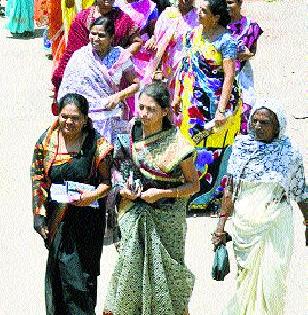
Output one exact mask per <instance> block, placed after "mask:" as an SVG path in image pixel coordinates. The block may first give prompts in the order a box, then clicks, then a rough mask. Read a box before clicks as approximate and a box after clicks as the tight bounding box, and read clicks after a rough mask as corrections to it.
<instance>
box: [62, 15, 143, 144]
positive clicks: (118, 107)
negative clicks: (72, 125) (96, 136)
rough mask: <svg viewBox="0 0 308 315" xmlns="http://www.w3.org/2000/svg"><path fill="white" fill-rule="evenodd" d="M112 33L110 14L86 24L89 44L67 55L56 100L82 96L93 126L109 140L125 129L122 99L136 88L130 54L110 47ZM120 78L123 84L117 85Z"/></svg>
mask: <svg viewBox="0 0 308 315" xmlns="http://www.w3.org/2000/svg"><path fill="white" fill-rule="evenodd" d="M114 36H115V24H114V21H113V19H112V18H111V17H109V18H108V17H104V16H101V17H99V18H97V19H96V20H95V21H94V22H93V23H92V24H91V25H90V35H89V39H90V43H89V44H88V45H87V46H84V47H82V48H80V49H79V50H76V51H75V52H74V54H73V56H72V58H70V60H69V62H68V64H67V66H66V69H65V73H64V76H63V79H62V82H61V85H60V89H59V93H58V99H59V100H60V99H61V97H62V96H64V95H65V94H67V93H78V94H81V95H83V96H84V97H86V98H87V99H88V101H89V104H90V110H89V117H90V118H91V119H92V122H93V125H94V127H95V128H96V129H97V130H98V131H99V132H100V133H101V134H102V135H103V136H104V137H106V139H107V140H108V141H109V142H111V143H113V142H114V141H115V138H116V135H117V134H118V133H124V132H127V130H128V129H127V128H128V108H127V106H126V104H124V101H125V99H126V98H127V97H129V96H131V95H134V94H135V93H136V92H137V91H138V88H139V80H138V78H137V75H136V73H135V71H134V66H133V63H132V61H131V54H130V53H129V51H128V50H127V49H124V48H122V47H119V46H116V47H112V46H111V45H112V43H113V41H114ZM124 77H125V81H126V82H127V85H126V86H122V85H121V82H122V80H123V78H124Z"/></svg>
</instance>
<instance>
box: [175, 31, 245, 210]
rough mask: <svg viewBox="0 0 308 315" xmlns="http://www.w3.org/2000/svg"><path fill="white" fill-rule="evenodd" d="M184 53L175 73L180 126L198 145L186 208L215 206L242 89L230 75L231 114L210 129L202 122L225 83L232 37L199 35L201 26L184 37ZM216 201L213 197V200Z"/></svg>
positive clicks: (233, 55) (236, 127)
mask: <svg viewBox="0 0 308 315" xmlns="http://www.w3.org/2000/svg"><path fill="white" fill-rule="evenodd" d="M184 48H185V53H184V58H183V60H182V62H181V64H180V66H179V70H178V74H177V82H176V84H177V87H176V91H177V93H178V94H177V95H178V96H179V97H180V100H181V110H182V114H180V115H179V117H180V118H179V119H178V121H179V127H180V130H181V132H182V133H183V135H184V136H185V137H186V139H187V140H188V141H190V142H191V143H192V144H193V145H194V146H195V147H196V148H197V158H196V161H195V165H196V169H197V170H198V172H199V175H200V185H201V190H200V192H199V193H197V194H196V195H195V196H194V197H193V199H192V200H191V204H190V209H192V210H197V211H202V210H205V209H206V208H207V206H208V205H209V204H211V203H212V204H213V202H214V203H215V205H214V206H216V203H217V206H219V199H220V196H221V194H222V191H223V189H224V181H223V173H224V169H225V166H226V164H225V163H226V161H227V156H225V157H224V152H225V150H226V148H227V146H228V145H230V144H232V143H233V141H234V137H235V135H236V134H237V133H238V132H239V130H240V114H241V113H240V108H241V101H240V91H239V88H238V84H237V81H236V80H234V83H233V88H232V92H231V96H230V100H229V102H228V103H227V106H226V111H227V113H228V114H229V116H228V118H227V121H226V123H225V124H224V125H223V127H221V128H219V129H218V128H217V129H214V130H213V132H211V133H210V132H209V131H208V130H207V129H205V125H206V124H207V123H208V122H210V121H211V120H213V119H214V117H215V113H216V110H217V104H218V102H219V98H220V96H221V93H222V87H223V83H224V72H223V59H225V58H226V59H227V58H228V59H233V60H234V59H235V58H236V56H237V46H236V42H234V40H233V39H232V38H231V36H230V34H229V33H224V34H222V35H221V36H220V37H218V38H217V39H216V40H215V41H214V42H209V41H208V40H207V39H204V38H203V35H202V28H201V27H197V28H195V29H194V30H193V31H192V32H188V33H187V35H186V37H185V38H184ZM216 201H217V202H216Z"/></svg>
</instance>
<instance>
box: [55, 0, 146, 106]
mask: <svg viewBox="0 0 308 315" xmlns="http://www.w3.org/2000/svg"><path fill="white" fill-rule="evenodd" d="M113 2H114V1H113V0H107V1H105V0H96V1H95V3H94V5H93V6H92V7H90V8H88V9H85V10H82V11H81V12H80V13H78V14H77V15H76V17H75V19H74V21H73V23H72V25H71V27H70V31H69V34H68V41H67V45H66V49H65V52H64V54H63V56H62V57H61V59H60V61H59V65H58V67H57V69H56V70H55V71H54V72H53V74H52V84H53V86H54V93H55V100H56V98H57V93H58V89H59V87H60V84H61V80H62V77H63V75H64V71H65V68H66V65H67V63H68V61H69V60H70V58H71V57H72V55H73V53H74V52H75V51H76V50H78V49H80V48H82V47H84V46H87V45H88V44H89V34H90V25H91V24H92V23H93V22H94V21H95V20H96V19H97V18H98V17H100V16H105V17H108V18H110V19H112V21H113V22H114V25H115V33H114V36H113V41H112V46H121V47H123V48H125V49H128V52H129V53H131V54H135V53H136V52H137V51H139V49H140V47H141V43H142V42H141V39H140V38H139V31H138V27H137V26H136V25H135V23H134V22H133V21H132V19H131V18H130V17H129V16H128V15H127V14H126V13H125V12H123V11H122V10H121V9H119V8H115V7H113Z"/></svg>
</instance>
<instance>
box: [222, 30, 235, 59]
mask: <svg viewBox="0 0 308 315" xmlns="http://www.w3.org/2000/svg"><path fill="white" fill-rule="evenodd" d="M221 53H222V57H223V59H233V60H234V59H236V57H237V42H236V41H235V40H234V39H232V37H231V35H230V34H227V35H224V36H223V37H222V44H221Z"/></svg>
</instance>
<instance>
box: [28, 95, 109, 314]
mask: <svg viewBox="0 0 308 315" xmlns="http://www.w3.org/2000/svg"><path fill="white" fill-rule="evenodd" d="M59 106H60V107H59V111H60V114H59V117H58V118H57V119H56V121H55V122H54V123H53V124H52V126H51V127H49V128H48V129H47V130H46V131H45V132H44V133H43V135H42V136H41V137H40V139H39V140H38V141H37V143H36V145H35V149H34V154H33V163H32V171H31V175H32V190H33V215H34V228H35V230H36V232H37V233H38V234H40V235H41V236H42V237H43V239H44V241H45V245H46V247H47V248H48V250H49V252H48V261H47V265H46V274H45V302H46V314H48V315H63V314H65V315H76V314H80V315H82V314H84V315H95V306H96V295H97V276H98V275H99V268H100V257H101V251H102V245H103V238H104V228H105V200H104V199H105V198H104V197H105V196H106V194H107V192H108V191H109V190H110V188H111V165H112V150H113V146H112V145H111V144H109V143H108V142H107V141H106V140H105V139H104V138H103V137H101V136H100V135H99V134H98V132H97V131H96V130H95V129H93V127H92V124H91V120H90V119H89V117H88V110H89V104H88V101H87V100H86V99H85V98H84V97H83V96H81V95H79V94H67V95H65V96H63V98H62V99H61V100H60V102H59ZM65 181H72V182H74V183H76V184H80V183H83V184H90V185H91V186H93V188H94V190H91V191H89V190H78V192H79V193H78V194H77V192H76V194H75V195H74V196H71V199H70V200H68V201H66V202H61V203H60V202H57V201H56V200H57V199H56V198H55V197H54V196H52V194H51V191H52V189H53V185H54V184H58V185H59V184H63V185H64V184H65ZM96 201H97V202H98V204H97V205H95V206H94V207H93V206H91V204H92V203H93V202H96Z"/></svg>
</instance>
